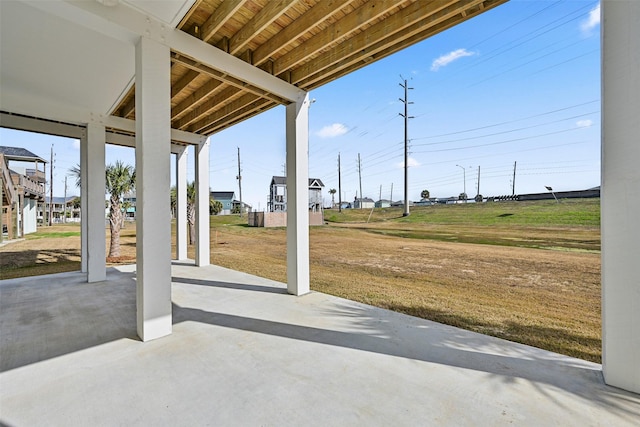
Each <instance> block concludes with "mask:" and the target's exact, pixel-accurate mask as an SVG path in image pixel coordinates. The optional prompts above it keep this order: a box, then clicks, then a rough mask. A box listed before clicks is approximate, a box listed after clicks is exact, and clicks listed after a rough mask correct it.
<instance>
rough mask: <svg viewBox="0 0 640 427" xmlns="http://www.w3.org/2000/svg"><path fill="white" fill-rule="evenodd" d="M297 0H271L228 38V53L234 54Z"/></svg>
mask: <svg viewBox="0 0 640 427" xmlns="http://www.w3.org/2000/svg"><path fill="white" fill-rule="evenodd" d="M296 1H298V0H277V1H276V0H271V1H269V2H267V5H266V6H265V7H263V8H262V9H261V10H260V12H258V13H256V14H255V16H254V17H253V18H252V19H251V20H250V21H249V22H247V23H246V24H245V25H243V26H242V28H241V29H240V30H239V31H238V32H237V33H235V34H234V35H233V36H232V37H231V39H230V40H229V53H230V54H232V55H235V54H236V53H238V52H239V51H240V50H242V49H243V48H244V47H245V46H246V45H247V44H248V43H249V42H250V41H251V40H253V38H254V37H255V36H256V35H258V34H260V32H262V30H264V29H265V28H267V27H268V26H269V25H271V24H272V23H273V22H274V21H275V20H276V19H278V18H280V17H281V16H282V15H284V14H285V12H286V11H287V10H289V8H290V7H291V5H292V4H293V3H295V2H296Z"/></svg>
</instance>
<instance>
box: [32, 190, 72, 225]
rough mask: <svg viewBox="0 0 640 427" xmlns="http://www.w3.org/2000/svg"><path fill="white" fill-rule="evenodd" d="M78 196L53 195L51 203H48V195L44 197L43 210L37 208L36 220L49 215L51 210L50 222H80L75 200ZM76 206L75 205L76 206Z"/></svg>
mask: <svg viewBox="0 0 640 427" xmlns="http://www.w3.org/2000/svg"><path fill="white" fill-rule="evenodd" d="M77 198H78V196H69V197H67V198H66V199H65V198H64V197H54V198H53V204H51V203H50V199H49V196H46V197H45V198H44V205H43V207H44V211H43V210H42V209H38V221H40V220H44V219H45V218H48V217H49V212H51V223H53V224H59V223H63V222H80V220H81V214H80V207H79V206H77V203H76V202H75V200H76V199H77ZM76 206H77V207H76Z"/></svg>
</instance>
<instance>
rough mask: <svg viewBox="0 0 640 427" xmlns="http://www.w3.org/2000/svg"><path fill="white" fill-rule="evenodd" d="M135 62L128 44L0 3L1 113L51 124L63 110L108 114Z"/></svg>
mask: <svg viewBox="0 0 640 427" xmlns="http://www.w3.org/2000/svg"><path fill="white" fill-rule="evenodd" d="M134 59H135V51H134V47H133V46H132V45H131V44H128V43H125V42H123V41H121V40H117V39H115V38H111V37H107V36H105V35H103V34H101V33H99V32H96V31H91V30H88V29H87V28H86V27H84V26H81V25H77V24H75V23H73V22H70V21H68V20H65V19H62V18H60V17H58V16H55V15H52V14H49V13H46V12H45V11H43V10H40V9H38V8H34V7H31V6H29V5H27V4H24V3H22V2H16V1H4V0H3V1H0V93H1V94H2V96H1V97H0V108H1V109H2V110H5V111H10V112H16V113H23V114H29V115H31V114H36V113H38V115H40V116H42V117H46V118H53V119H57V118H58V117H59V116H62V117H65V116H67V115H68V114H65V110H68V111H69V112H70V114H74V113H76V112H78V111H84V112H85V113H87V112H91V113H95V114H106V113H108V112H109V110H110V109H111V108H112V106H113V105H114V103H115V102H116V101H117V100H118V99H119V98H120V96H121V95H122V93H123V91H124V90H126V88H127V87H128V86H129V84H130V83H131V81H132V78H133V75H134V72H135V62H134ZM43 110H44V111H43Z"/></svg>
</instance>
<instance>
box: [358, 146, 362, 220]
mask: <svg viewBox="0 0 640 427" xmlns="http://www.w3.org/2000/svg"><path fill="white" fill-rule="evenodd" d="M358 181H359V182H360V209H362V163H361V162H360V153H358Z"/></svg>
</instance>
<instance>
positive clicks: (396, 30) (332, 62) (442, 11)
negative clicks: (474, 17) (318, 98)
mask: <svg viewBox="0 0 640 427" xmlns="http://www.w3.org/2000/svg"><path fill="white" fill-rule="evenodd" d="M484 1H486V0H464V1H458V0H456V1H455V2H452V1H451V0H440V1H437V2H434V3H438V7H436V8H434V9H425V8H424V7H423V6H422V4H421V3H420V2H418V3H414V4H412V5H411V6H409V7H407V8H405V9H402V10H401V11H400V12H398V13H396V14H394V15H393V16H391V17H389V18H388V19H386V20H385V21H381V22H379V23H377V24H375V25H373V26H372V27H370V28H368V29H367V31H365V32H361V33H360V34H357V35H355V36H354V37H352V38H351V39H349V43H344V44H340V45H338V46H335V47H334V48H332V49H330V50H328V51H326V52H324V53H323V54H322V55H320V56H318V57H316V58H314V60H313V61H312V62H309V63H307V64H305V65H304V66H302V67H299V68H297V69H295V70H293V72H292V73H291V80H292V81H291V82H292V83H294V84H296V83H300V82H301V81H303V80H305V82H306V85H311V84H312V83H314V81H317V80H321V79H322V78H323V77H324V76H325V75H326V74H331V73H332V72H334V71H335V72H339V71H341V70H342V69H344V68H347V67H348V66H349V65H352V64H353V63H355V62H357V61H359V60H360V58H362V57H368V56H371V55H373V54H375V53H377V52H379V51H381V50H384V49H386V48H388V47H389V46H391V45H393V44H395V43H398V44H401V43H402V41H403V40H404V39H407V38H409V37H411V36H413V35H414V34H417V33H419V32H420V31H421V30H423V29H424V28H428V27H430V26H437V25H438V24H440V23H442V22H443V21H446V20H447V19H451V18H454V17H455V16H456V15H458V14H460V11H461V10H463V6H462V5H463V4H464V8H473V7H475V6H477V5H478V4H480V3H483V2H484ZM390 28H391V29H390ZM373 46H376V47H375V48H372V47H373ZM353 56H356V59H350V58H353ZM336 64H337V65H336ZM313 75H315V76H316V77H315V79H316V80H313V79H311V78H310V77H309V76H313Z"/></svg>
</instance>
